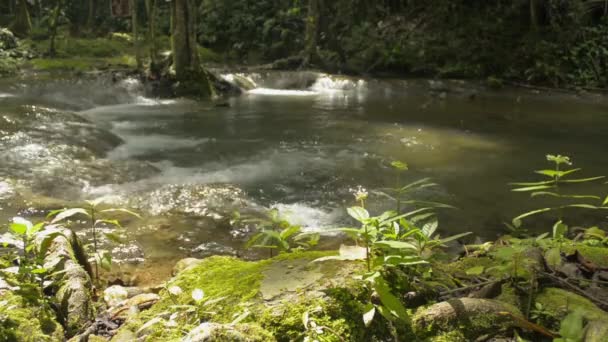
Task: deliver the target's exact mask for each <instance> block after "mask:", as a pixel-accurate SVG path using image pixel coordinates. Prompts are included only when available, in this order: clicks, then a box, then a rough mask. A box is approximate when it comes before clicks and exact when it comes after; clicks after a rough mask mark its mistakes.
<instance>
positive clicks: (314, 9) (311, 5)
mask: <svg viewBox="0 0 608 342" xmlns="http://www.w3.org/2000/svg"><path fill="white" fill-rule="evenodd" d="M322 10H323V0H309V1H308V15H307V17H306V46H305V48H304V49H305V50H304V63H303V64H304V65H308V64H310V63H313V62H314V61H315V60H316V59H317V46H318V45H319V30H320V23H321V11H322Z"/></svg>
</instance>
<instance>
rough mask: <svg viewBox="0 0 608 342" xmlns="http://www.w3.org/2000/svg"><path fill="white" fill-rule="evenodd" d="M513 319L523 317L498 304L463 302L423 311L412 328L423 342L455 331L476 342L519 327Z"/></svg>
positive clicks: (414, 318)
mask: <svg viewBox="0 0 608 342" xmlns="http://www.w3.org/2000/svg"><path fill="white" fill-rule="evenodd" d="M503 313H506V314H503ZM512 316H515V317H523V316H522V314H521V312H520V311H519V309H517V308H516V307H514V306H513V305H510V304H507V303H503V302H500V301H498V300H492V299H482V298H459V299H452V300H448V301H445V302H440V303H437V304H434V305H431V306H429V307H427V308H421V309H419V310H418V311H417V312H416V314H415V315H414V317H413V319H412V328H413V330H414V332H415V333H416V335H417V336H418V337H419V338H420V339H425V338H429V337H431V336H437V335H440V334H442V333H446V332H450V331H455V330H458V331H462V332H463V333H464V334H465V335H466V337H467V338H469V339H476V338H477V337H479V336H481V335H485V334H493V336H494V334H498V333H501V332H504V331H506V330H508V329H510V328H514V327H516V326H517V322H516V321H515V320H513V317H512Z"/></svg>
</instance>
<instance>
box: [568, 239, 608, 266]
mask: <svg viewBox="0 0 608 342" xmlns="http://www.w3.org/2000/svg"><path fill="white" fill-rule="evenodd" d="M562 249H563V251H564V252H566V254H572V253H574V252H575V251H577V250H578V251H579V253H581V255H582V256H583V257H585V259H587V260H589V261H591V262H593V263H594V264H596V265H597V266H599V267H602V268H606V267H608V248H606V247H594V246H587V245H585V244H582V243H579V244H571V245H564V246H563V247H562Z"/></svg>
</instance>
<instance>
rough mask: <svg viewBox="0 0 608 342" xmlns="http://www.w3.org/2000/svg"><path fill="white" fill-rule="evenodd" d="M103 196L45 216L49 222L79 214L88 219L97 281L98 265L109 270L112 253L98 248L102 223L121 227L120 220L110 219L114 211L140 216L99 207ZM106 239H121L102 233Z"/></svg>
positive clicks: (131, 212)
mask: <svg viewBox="0 0 608 342" xmlns="http://www.w3.org/2000/svg"><path fill="white" fill-rule="evenodd" d="M104 200H105V198H103V197H102V198H98V199H95V200H92V201H86V203H87V204H88V206H87V207H85V208H70V209H60V210H55V211H52V212H50V213H49V214H48V215H47V217H48V218H52V221H51V223H52V224H54V223H60V222H63V221H66V220H67V219H69V218H72V217H74V216H77V215H80V216H85V217H86V218H87V219H88V223H89V225H90V227H91V231H92V234H93V244H92V247H93V262H94V265H95V280H96V281H97V282H99V266H101V267H102V268H103V269H105V270H109V269H110V268H111V266H112V255H111V253H110V252H109V251H106V250H101V249H99V238H100V236H99V230H100V229H101V228H102V225H109V226H113V227H115V228H119V229H122V226H121V224H120V222H119V221H118V220H116V219H112V218H111V217H110V216H108V215H111V214H115V213H125V214H128V215H131V216H134V217H137V218H141V216H139V214H137V213H135V212H133V211H130V210H128V209H125V208H108V209H100V208H99V207H100V205H101V204H102V203H103V201H104ZM102 234H103V235H104V236H105V237H106V238H107V239H108V240H110V241H112V242H114V243H118V244H122V243H123V242H122V239H121V238H120V236H118V235H117V234H115V233H108V232H103V233H102Z"/></svg>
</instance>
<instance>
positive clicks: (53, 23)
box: [49, 0, 63, 57]
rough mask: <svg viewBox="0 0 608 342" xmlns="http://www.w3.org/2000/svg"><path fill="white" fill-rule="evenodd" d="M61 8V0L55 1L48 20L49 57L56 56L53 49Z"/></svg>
mask: <svg viewBox="0 0 608 342" xmlns="http://www.w3.org/2000/svg"><path fill="white" fill-rule="evenodd" d="M62 6H63V0H55V6H53V10H52V11H51V15H50V18H49V35H50V38H49V40H50V44H49V55H51V57H54V56H55V55H56V54H57V51H56V49H55V40H56V38H57V28H58V26H59V20H60V14H61V7H62Z"/></svg>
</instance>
